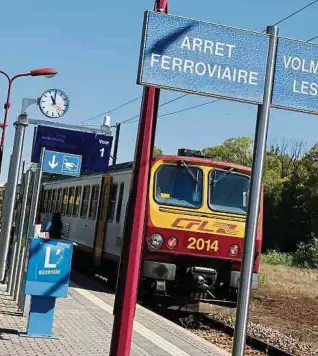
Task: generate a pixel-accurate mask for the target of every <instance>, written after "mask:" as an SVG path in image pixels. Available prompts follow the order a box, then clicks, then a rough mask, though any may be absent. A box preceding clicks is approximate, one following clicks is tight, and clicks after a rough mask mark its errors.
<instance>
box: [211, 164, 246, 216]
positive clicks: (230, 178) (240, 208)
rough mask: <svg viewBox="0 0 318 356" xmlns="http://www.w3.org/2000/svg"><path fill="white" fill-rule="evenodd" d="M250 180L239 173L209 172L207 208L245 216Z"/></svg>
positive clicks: (216, 170)
mask: <svg viewBox="0 0 318 356" xmlns="http://www.w3.org/2000/svg"><path fill="white" fill-rule="evenodd" d="M249 184H250V178H249V177H248V176H246V175H243V174H241V173H236V172H233V169H229V170H227V171H224V170H218V169H215V170H213V171H212V172H210V192H209V206H210V208H211V209H212V210H216V211H221V212H227V213H233V214H246V212H247V196H248V190H249Z"/></svg>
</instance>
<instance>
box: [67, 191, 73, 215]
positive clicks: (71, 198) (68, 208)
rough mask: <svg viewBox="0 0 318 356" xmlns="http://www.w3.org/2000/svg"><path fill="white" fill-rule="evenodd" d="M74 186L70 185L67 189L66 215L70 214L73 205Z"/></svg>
mask: <svg viewBox="0 0 318 356" xmlns="http://www.w3.org/2000/svg"><path fill="white" fill-rule="evenodd" d="M74 195H75V188H74V187H72V188H70V191H69V198H68V206H67V215H68V216H71V215H72V212H73V207H74V198H75V196H74Z"/></svg>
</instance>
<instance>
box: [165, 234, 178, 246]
mask: <svg viewBox="0 0 318 356" xmlns="http://www.w3.org/2000/svg"><path fill="white" fill-rule="evenodd" d="M167 245H168V247H169V248H176V247H177V246H178V239H177V238H176V237H175V236H170V237H169V239H168V241H167Z"/></svg>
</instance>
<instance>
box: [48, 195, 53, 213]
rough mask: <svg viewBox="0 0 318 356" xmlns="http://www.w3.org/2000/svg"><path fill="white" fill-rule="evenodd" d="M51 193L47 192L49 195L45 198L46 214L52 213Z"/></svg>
mask: <svg viewBox="0 0 318 356" xmlns="http://www.w3.org/2000/svg"><path fill="white" fill-rule="evenodd" d="M52 193H53V191H52V190H49V193H48V198H47V212H48V213H51V212H52V203H53V201H52V200H53V194H52Z"/></svg>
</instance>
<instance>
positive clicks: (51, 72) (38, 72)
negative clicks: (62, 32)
mask: <svg viewBox="0 0 318 356" xmlns="http://www.w3.org/2000/svg"><path fill="white" fill-rule="evenodd" d="M57 73H58V72H57V71H56V70H55V69H53V68H39V69H33V70H31V71H30V72H27V73H21V74H17V75H15V76H13V77H10V76H9V75H8V74H7V73H6V72H4V71H2V70H0V74H3V75H4V76H5V77H6V78H7V80H8V90H7V99H6V102H5V104H4V120H3V122H2V123H0V128H2V134H1V141H0V172H1V168H2V157H3V144H4V139H5V130H6V127H7V120H8V112H9V109H10V94H11V86H12V83H13V81H14V80H15V79H17V78H20V77H29V76H31V77H39V76H46V77H48V78H50V77H54V76H55V75H56V74H57Z"/></svg>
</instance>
